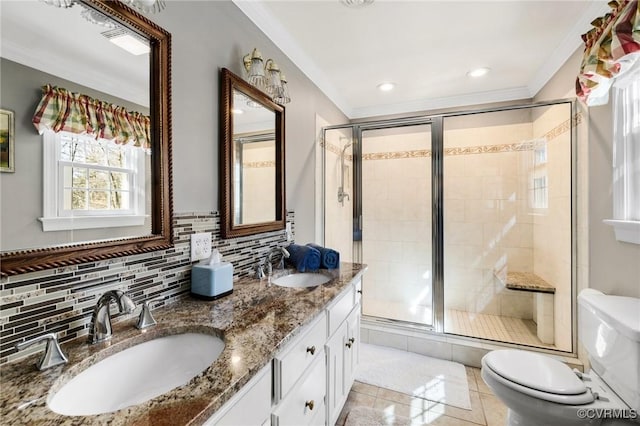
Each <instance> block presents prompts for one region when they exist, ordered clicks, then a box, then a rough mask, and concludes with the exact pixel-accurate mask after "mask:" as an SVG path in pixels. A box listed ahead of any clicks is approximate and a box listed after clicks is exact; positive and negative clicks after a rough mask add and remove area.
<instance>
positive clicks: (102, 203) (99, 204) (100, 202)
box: [89, 191, 109, 210]
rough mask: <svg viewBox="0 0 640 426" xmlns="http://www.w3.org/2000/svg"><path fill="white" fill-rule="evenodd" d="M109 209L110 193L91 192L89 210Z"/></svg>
mask: <svg viewBox="0 0 640 426" xmlns="http://www.w3.org/2000/svg"><path fill="white" fill-rule="evenodd" d="M107 208H109V192H108V191H89V210H105V209H107Z"/></svg>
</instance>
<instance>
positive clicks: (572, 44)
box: [528, 1, 611, 97]
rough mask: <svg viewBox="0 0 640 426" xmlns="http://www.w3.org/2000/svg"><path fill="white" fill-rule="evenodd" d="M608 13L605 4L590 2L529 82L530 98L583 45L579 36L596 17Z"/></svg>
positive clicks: (588, 27) (608, 8)
mask: <svg viewBox="0 0 640 426" xmlns="http://www.w3.org/2000/svg"><path fill="white" fill-rule="evenodd" d="M609 11H611V8H610V7H609V6H608V5H607V3H606V2H602V3H601V2H599V1H591V2H590V5H589V8H588V9H587V10H586V11H585V12H584V13H583V14H582V15H581V16H580V17H579V18H578V20H577V21H576V23H575V25H574V26H573V27H571V30H569V32H568V33H567V35H566V36H565V37H564V39H563V40H562V42H561V43H560V44H559V45H558V46H557V47H556V48H555V49H554V50H553V52H552V53H551V55H550V56H549V58H548V59H547V60H546V61H545V62H544V64H542V66H541V67H540V68H539V69H538V71H537V72H536V73H535V75H534V76H533V78H532V79H531V81H530V82H529V85H528V87H529V91H530V92H531V97H534V96H535V95H537V94H538V92H539V91H540V90H541V89H542V88H543V87H544V86H545V84H547V83H548V82H549V80H551V78H552V77H553V76H554V75H555V74H556V73H557V72H558V70H559V69H560V68H561V67H562V66H563V65H564V63H565V62H567V59H569V58H570V57H571V55H573V53H574V52H575V51H576V49H578V48H579V47H580V46H582V45H583V42H582V37H581V36H582V34H584V33H586V32H587V31H589V29H590V28H591V21H593V20H594V19H595V18H597V17H598V16H602V15H604V14H605V13H608V12H609ZM576 73H577V70H576Z"/></svg>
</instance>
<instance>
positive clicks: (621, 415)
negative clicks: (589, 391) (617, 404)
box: [578, 408, 638, 420]
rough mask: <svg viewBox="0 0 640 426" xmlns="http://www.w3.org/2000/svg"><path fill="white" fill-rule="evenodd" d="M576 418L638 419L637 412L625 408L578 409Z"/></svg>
mask: <svg viewBox="0 0 640 426" xmlns="http://www.w3.org/2000/svg"><path fill="white" fill-rule="evenodd" d="M578 418H580V419H618V420H635V419H637V418H638V412H637V411H636V410H634V409H625V408H578Z"/></svg>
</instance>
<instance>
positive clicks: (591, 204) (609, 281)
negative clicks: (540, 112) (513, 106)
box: [536, 48, 640, 297]
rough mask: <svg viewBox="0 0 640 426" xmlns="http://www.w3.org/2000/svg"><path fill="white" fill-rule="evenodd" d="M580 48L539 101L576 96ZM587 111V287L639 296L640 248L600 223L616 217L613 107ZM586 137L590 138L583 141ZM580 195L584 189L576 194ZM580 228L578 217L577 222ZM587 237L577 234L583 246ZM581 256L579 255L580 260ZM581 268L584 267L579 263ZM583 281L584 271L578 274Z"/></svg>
mask: <svg viewBox="0 0 640 426" xmlns="http://www.w3.org/2000/svg"><path fill="white" fill-rule="evenodd" d="M581 60H582V48H580V49H578V50H577V51H576V52H575V53H574V55H573V56H572V57H571V58H570V59H569V60H567V62H566V63H565V64H564V65H563V67H562V68H561V69H560V70H559V71H558V72H557V73H556V75H555V76H554V77H553V79H552V80H550V81H549V82H548V83H547V85H546V86H545V87H544V88H543V89H542V90H541V91H540V92H539V93H538V95H537V96H536V100H542V99H554V98H562V97H566V96H575V94H574V92H573V90H574V87H575V79H576V76H577V74H578V70H579V69H580V62H581ZM585 110H586V114H587V115H588V117H587V125H585V126H581V127H580V128H579V130H581V129H582V128H584V131H586V132H587V133H588V135H582V136H583V137H581V136H580V135H579V136H578V140H579V143H588V146H587V147H579V149H580V148H586V149H583V152H585V153H586V154H587V155H586V156H585V157H581V156H580V155H579V161H580V160H584V161H583V163H582V164H579V167H578V169H582V170H584V171H585V172H586V174H585V180H584V182H580V181H579V184H580V183H581V184H583V185H586V188H585V189H586V190H587V191H588V195H587V197H588V203H585V204H584V205H582V202H581V200H578V205H579V206H580V208H581V210H579V211H578V214H579V215H581V214H582V215H583V216H585V215H586V217H585V219H586V221H585V222H586V223H585V225H584V226H585V228H586V233H587V238H586V240H585V241H584V244H580V245H584V246H586V247H584V248H583V250H587V254H588V262H587V263H588V265H586V268H587V269H588V270H587V271H586V272H585V273H587V274H588V283H589V287H592V288H595V289H598V290H600V291H603V292H605V293H609V294H616V295H621V296H633V297H640V245H636V244H630V243H623V242H619V241H617V240H616V238H615V235H614V231H613V228H612V227H611V226H609V225H605V224H604V223H602V221H603V220H604V219H612V218H613V166H612V164H613V160H612V153H613V115H612V114H613V111H612V107H611V103H608V104H607V105H603V106H599V107H591V108H588V109H585ZM584 136H586V137H584ZM578 194H580V190H579V191H578ZM578 223H579V224H580V218H579V220H578ZM582 238H584V233H583V235H580V233H579V235H578V239H579V241H580V240H581V239H582ZM580 255H581V253H579V256H580ZM579 263H580V262H579ZM578 275H579V276H580V271H579V274H578Z"/></svg>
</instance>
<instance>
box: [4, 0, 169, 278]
mask: <svg viewBox="0 0 640 426" xmlns="http://www.w3.org/2000/svg"><path fill="white" fill-rule="evenodd" d="M1 18H2V28H3V34H2V37H3V41H2V44H3V46H2V47H3V51H2V58H0V60H1V61H2V75H1V78H2V108H3V109H8V110H12V111H14V113H15V122H16V125H15V129H16V134H15V146H16V149H15V151H16V152H15V165H16V167H15V172H13V173H2V175H0V185H1V188H0V189H1V192H2V203H0V209H1V211H0V213H1V215H0V216H1V217H2V218H1V222H0V225H1V227H2V233H1V234H2V235H1V236H0V238H1V245H0V249H1V250H2V252H1V253H0V263H1V273H2V276H8V275H15V274H20V273H25V272H32V271H38V270H44V269H50V268H58V267H64V266H67V265H73V264H79V263H84V262H92V261H97V260H102V259H108V258H113V257H119V256H125V255H132V254H138V253H145V252H151V251H155V250H160V249H166V248H170V247H171V246H172V245H173V235H172V180H171V83H170V82H171V35H170V33H168V32H167V31H165V30H164V29H162V28H161V27H159V26H158V25H156V24H155V23H153V22H151V21H150V20H148V19H147V18H146V17H144V16H143V15H141V14H139V13H137V12H136V11H134V10H133V9H131V8H129V7H128V6H126V5H125V4H124V3H122V2H120V1H116V0H77V1H76V2H74V3H73V4H72V6H71V7H68V8H60V7H54V6H52V5H49V4H47V3H46V2H42V1H37V0H27V1H20V2H7V3H6V4H4V3H3V6H2V17H1ZM121 35H126V36H129V38H132V39H134V41H136V42H137V45H138V47H140V46H142V47H141V49H142V50H141V51H138V52H137V53H133V52H130V51H125V50H123V48H121V47H120V46H117V45H116V42H115V41H114V38H117V37H118V36H121ZM56 43H58V44H56ZM77 49H81V53H78V52H79V50H77ZM47 85H51V86H54V87H55V88H56V90H57V89H58V88H64V89H65V90H68V92H69V93H77V94H82V95H86V96H88V97H90V98H92V99H99V100H100V101H101V102H105V104H110V105H118V106H119V107H122V108H123V110H126V111H127V112H133V111H136V112H139V113H140V114H141V115H143V116H145V117H146V120H147V123H148V126H147V127H146V129H147V130H146V131H145V134H146V138H145V141H146V143H145V144H143V145H142V147H140V146H138V145H137V144H136V149H137V151H136V152H135V154H132V155H131V156H130V157H134V158H136V160H135V164H136V165H135V166H131V165H130V164H134V163H132V162H131V161H130V160H127V165H126V166H125V165H123V164H124V160H122V159H121V158H127V159H128V158H130V157H125V156H124V155H123V154H121V151H124V150H128V149H132V150H133V149H134V148H131V146H130V145H132V144H131V143H129V144H128V145H127V141H126V140H125V141H120V143H119V144H115V143H114V144H113V146H115V148H112V145H109V143H111V142H113V140H116V139H115V138H114V139H113V140H112V141H111V142H110V141H109V140H108V138H105V139H104V141H105V142H100V143H102V144H103V145H99V144H98V145H91V147H89V143H90V142H91V141H89V142H87V140H86V137H87V134H83V132H78V134H77V135H76V134H75V133H73V131H71V130H70V131H69V132H67V133H69V134H68V135H66V136H65V137H68V140H67V139H64V138H63V137H62V136H60V135H61V134H62V133H64V132H62V131H59V130H52V129H47V130H46V131H44V130H41V129H38V130H36V129H35V128H34V123H35V121H34V122H33V123H32V119H33V117H34V113H35V110H36V107H38V108H39V107H40V105H42V103H41V102H42V100H41V99H44V97H43V93H44V91H45V87H47ZM39 102H40V104H39ZM101 105H102V104H101ZM36 127H37V126H36ZM39 131H40V133H39ZM87 133H88V132H87ZM76 136H77V138H78V139H77V140H76V139H75V138H76ZM92 136H93V134H92ZM47 138H50V140H54V139H55V138H60V139H55V140H56V141H58V142H59V141H60V140H62V141H63V143H62V144H59V145H54V144H48V142H47ZM82 138H85V139H82ZM81 139H82V140H81ZM93 139H94V140H95V141H96V144H97V143H98V136H95V137H94V138H93ZM64 141H66V142H64ZM101 141H102V139H101ZM82 143H83V144H84V145H81V144H82ZM91 143H93V142H91ZM64 144H66V145H64ZM51 146H55V147H57V148H55V150H54V151H55V152H56V153H55V154H54V155H53V156H52V157H51V158H53V159H54V161H53V163H51V162H50V161H48V160H47V159H48V158H49V157H47V155H48V154H47V153H46V152H45V151H47V149H49V148H48V147H51ZM65 146H70V147H71V148H65ZM81 146H82V148H80V147H81ZM96 150H102V151H101V152H102V157H103V158H104V159H105V160H104V161H105V162H106V163H99V162H96V161H94V162H93V163H91V161H93V160H91V161H90V160H89V159H88V158H89V157H90V155H89V152H90V151H91V152H92V154H91V156H93V155H94V154H95V152H96ZM118 150H120V151H118ZM116 151H117V153H116ZM69 152H73V157H70V158H66V160H65V159H64V158H62V157H64V156H65V155H67V156H69V155H70V154H69ZM79 152H82V153H83V154H82V155H80V154H79ZM60 153H61V154H60ZM57 155H60V156H61V157H60V158H62V160H61V159H60V158H58V157H56V156H57ZM96 155H97V154H96ZM120 155H123V156H122V157H118V158H120V160H118V161H120V163H117V161H116V160H113V158H116V156H120ZM80 157H82V161H84V163H83V164H84V165H79V164H80V163H79V162H78V161H80V160H78V159H79V158H80ZM92 158H93V157H92ZM96 158H97V157H96ZM63 160H64V161H66V163H65V162H64V161H63ZM85 163H87V164H88V165H86V164H85ZM89 163H91V164H89ZM107 163H108V164H107ZM48 164H54V166H53V167H60V170H59V172H58V171H54V173H53V174H51V176H56V177H55V179H56V180H57V181H59V182H57V183H56V185H54V186H53V187H54V189H55V190H56V191H58V192H57V193H56V194H58V196H57V197H51V195H50V194H49V193H48V192H47V191H48V189H47V188H48V185H49V183H50V182H49V181H48V180H47V176H48V175H47V173H49V172H48V171H47V167H51V166H48ZM58 164H64V167H63V166H60V165H58ZM114 164H116V165H115V166H114ZM65 167H66V168H65ZM130 169H135V173H136V174H132V173H133V172H130V171H129V170H130ZM96 176H98V177H96ZM92 179H93V180H92ZM134 180H135V181H136V183H135V185H134V184H133V183H131V182H133V181H134ZM68 182H70V183H68ZM78 182H80V183H78ZM87 182H89V183H87ZM122 182H125V183H126V185H125V184H124V183H122ZM108 185H111V186H108ZM47 194H49V195H47ZM126 200H128V201H126ZM50 202H53V203H58V207H57V208H58V209H59V211H63V213H64V214H59V217H55V218H53V219H51V218H50V217H49V216H47V209H50V207H51V204H50ZM133 204H135V207H136V210H135V212H134V213H131V211H134V210H133V207H132V206H131V205H133ZM60 206H62V207H60ZM109 209H111V210H117V211H116V212H115V214H113V213H112V212H110V213H105V212H106V211H107V210H109ZM50 210H51V209H50ZM43 211H44V212H45V213H43ZM110 214H111V215H112V216H113V215H115V216H118V215H120V216H121V217H117V218H116V220H112V219H114V218H113V217H111V216H109V215H110ZM65 215H66V216H65ZM134 216H135V221H130V222H128V220H129V219H130V218H132V217H134Z"/></svg>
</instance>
